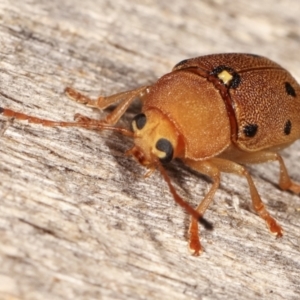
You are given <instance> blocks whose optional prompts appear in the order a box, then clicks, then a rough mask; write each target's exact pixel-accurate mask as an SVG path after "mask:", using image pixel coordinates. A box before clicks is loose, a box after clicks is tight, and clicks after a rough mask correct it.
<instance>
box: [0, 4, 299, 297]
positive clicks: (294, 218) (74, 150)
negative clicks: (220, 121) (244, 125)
mask: <svg viewBox="0 0 300 300" xmlns="http://www.w3.org/2000/svg"><path fill="white" fill-rule="evenodd" d="M299 12H300V2H299V1H292V0H282V1H276V2H274V1H273V0H265V1H258V0H253V1H246V0H243V1H236V2H232V1H225V0H224V1H222V0H218V1H217V0H215V1H211V0H207V1H190V2H188V1H185V0H174V1H172V4H171V2H167V1H158V0H142V1H137V0H127V1H126V0H117V1H108V0H107V1H105V0H85V1H79V0H73V1H71V0H64V1H61V0H52V1H48V0H39V1H38V0H31V1H29V0H15V1H9V0H2V1H1V2H0V24H1V26H0V42H1V47H0V106H4V107H9V108H11V109H15V110H17V111H23V112H26V113H30V114H32V115H36V116H40V117H45V118H48V119H55V120H72V119H73V115H74V114H75V113H76V112H80V113H82V114H85V115H88V116H90V117H97V118H101V117H103V116H104V115H105V113H104V112H99V111H96V110H92V109H90V108H85V107H82V106H80V105H79V104H76V103H73V102H71V101H69V100H68V99H67V98H66V97H65V96H64V94H63V90H64V88H65V87H66V86H70V85H72V86H74V87H76V88H77V89H79V90H81V91H83V92H84V93H86V94H88V95H90V96H93V97H96V96H97V95H99V94H104V95H109V94H112V93H115V92H119V91H123V90H127V89H131V88H135V87H138V86H140V85H143V84H149V83H152V82H154V81H155V80H156V79H157V78H158V77H159V76H161V75H162V74H164V73H166V72H168V71H169V70H170V69H171V68H172V66H173V65H175V64H176V63H177V62H179V61H180V60H182V59H185V58H189V57H194V56H199V55H204V54H209V53H218V52H250V53H257V54H260V55H264V56H267V57H269V58H271V59H273V60H275V61H276V62H278V63H280V64H282V65H283V66H284V67H285V68H287V69H288V70H290V72H291V73H292V74H293V75H294V76H295V77H296V78H297V79H298V80H300V55H299V49H300V18H299ZM138 109H139V106H138V104H136V105H134V106H133V107H132V108H131V109H130V110H129V111H128V112H127V113H126V115H125V117H124V118H123V119H122V121H121V124H122V125H126V124H129V122H130V119H131V118H132V116H133V115H134V114H135V113H137V112H138ZM187 113H188V112H187ZM0 121H1V123H0V126H1V130H2V131H1V132H2V135H1V137H0V299H10V300H12V299H15V300H16V299H30V300H32V299H43V300H46V299H49V300H50V299H51V300H53V299H255V298H257V299H258V298H260V299H261V298H263V299H299V296H300V276H299V275H300V274H299V269H300V250H299V247H300V238H299V232H300V231H299V227H300V221H299V216H300V199H299V196H297V195H292V194H290V193H288V192H282V191H280V190H278V189H277V187H276V184H277V180H278V166H277V164H276V163H274V164H273V163H272V164H264V165H261V166H255V167H251V168H250V169H251V172H252V174H253V178H254V181H255V183H256V184H257V187H258V189H259V192H260V194H261V196H262V198H263V200H264V202H265V203H266V205H267V207H268V209H269V211H270V212H271V213H272V214H273V215H274V216H276V218H277V220H278V221H279V222H280V224H281V225H282V226H283V227H284V229H285V235H284V237H283V238H282V239H280V240H276V239H274V237H273V236H271V235H270V234H269V232H268V230H267V229H266V227H265V224H264V222H263V221H262V220H261V219H260V218H259V217H258V216H257V215H256V214H254V213H253V210H252V207H251V203H250V196H249V193H248V187H247V184H246V181H245V179H243V178H238V177H236V176H233V175H232V176H231V175H224V176H223V177H222V185H221V188H220V189H219V190H218V192H217V194H216V197H215V201H214V203H213V204H212V205H211V207H210V209H209V210H208V212H207V214H206V217H207V219H208V220H210V221H211V222H213V224H214V230H213V231H211V232H209V231H205V230H202V244H203V246H204V247H205V252H204V253H203V255H202V256H201V257H197V258H195V257H191V256H190V255H189V253H188V250H187V243H186V237H187V227H188V220H189V218H188V216H187V215H186V214H185V213H184V212H183V211H182V209H181V208H180V207H177V206H176V204H175V203H174V201H173V200H172V197H171V195H170V193H169V191H168V188H167V187H166V184H165V183H164V182H163V181H162V179H161V177H160V176H159V175H158V174H157V173H155V174H153V175H152V176H151V177H150V178H147V179H144V178H143V174H144V172H145V170H144V169H143V168H142V167H140V166H139V165H137V164H136V163H135V162H134V161H133V160H132V159H130V158H128V157H125V156H124V155H123V153H124V151H125V150H126V149H128V148H129V147H130V146H131V141H130V139H128V138H124V137H120V136H118V135H115V134H113V133H110V132H101V133H99V132H94V131H92V132H91V131H86V130H83V129H74V128H62V129H61V128H43V127H42V126H38V125H28V124H27V123H26V122H18V121H15V122H7V119H5V118H3V117H1V118H0ZM299 149H300V143H299V141H298V142H297V143H295V144H294V145H293V146H292V147H290V148H289V149H287V150H286V151H284V152H283V156H284V158H285V161H286V164H287V167H288V169H289V172H290V174H291V176H292V178H293V179H294V180H296V181H298V182H300V172H299V169H300V154H299ZM168 172H169V173H170V176H171V177H172V179H173V182H174V184H175V185H176V188H177V189H178V191H179V192H180V193H181V194H182V195H183V196H184V197H185V198H186V199H188V201H189V202H190V203H192V204H194V205H196V204H197V203H198V202H199V201H200V200H201V199H202V198H203V195H204V194H205V192H206V191H207V189H208V186H209V185H210V182H209V181H208V180H206V179H205V178H204V177H201V176H198V175H196V174H195V173H191V172H190V171H189V170H188V169H187V168H185V167H184V166H183V165H182V164H181V163H180V162H175V163H173V164H171V165H170V167H169V168H168Z"/></svg>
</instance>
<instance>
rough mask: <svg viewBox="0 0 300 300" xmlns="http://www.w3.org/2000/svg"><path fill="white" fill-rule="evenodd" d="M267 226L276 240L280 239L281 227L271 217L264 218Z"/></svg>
mask: <svg viewBox="0 0 300 300" xmlns="http://www.w3.org/2000/svg"><path fill="white" fill-rule="evenodd" d="M266 223H267V226H268V227H269V230H270V232H271V233H272V234H274V235H276V238H280V237H282V235H283V229H282V227H281V226H280V225H279V224H278V223H277V222H276V221H275V219H273V218H272V217H271V216H268V217H267V218H266Z"/></svg>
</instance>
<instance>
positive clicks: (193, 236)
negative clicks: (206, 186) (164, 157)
mask: <svg viewBox="0 0 300 300" xmlns="http://www.w3.org/2000/svg"><path fill="white" fill-rule="evenodd" d="M185 163H186V164H187V165H189V166H190V167H191V168H192V169H194V170H196V171H198V172H200V173H202V174H205V175H207V176H209V177H210V178H212V180H213V184H212V186H211V188H210V190H209V192H208V193H207V194H206V196H205V197H204V199H203V200H202V201H201V203H200V204H199V205H198V207H197V208H196V211H197V212H199V213H200V214H201V215H202V216H203V215H204V212H205V211H206V209H207V208H208V206H209V205H210V203H211V201H212V200H213V196H214V194H215V192H216V190H217V189H218V187H219V184H220V171H219V169H218V167H217V166H216V165H214V164H213V163H212V162H211V161H209V160H206V161H194V160H185ZM189 249H190V251H191V252H192V254H193V255H194V256H198V255H200V254H201V253H202V251H203V249H202V246H201V244H200V240H199V228H198V222H197V220H196V219H195V218H193V217H191V223H190V228H189Z"/></svg>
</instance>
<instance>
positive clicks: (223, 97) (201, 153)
mask: <svg viewBox="0 0 300 300" xmlns="http://www.w3.org/2000/svg"><path fill="white" fill-rule="evenodd" d="M66 93H67V94H68V96H69V97H70V98H72V99H73V100H75V101H77V102H79V103H83V104H86V105H88V106H91V107H96V108H99V109H104V108H106V107H108V106H110V105H111V104H113V103H115V102H117V101H120V103H119V104H118V106H117V107H116V108H115V110H114V111H113V112H112V113H110V114H109V115H107V116H106V118H105V119H103V120H92V119H90V118H87V117H85V116H82V115H79V114H77V115H75V122H55V121H49V120H44V119H39V118H36V117H32V116H29V115H25V114H22V113H18V112H14V111H12V110H9V109H4V108H1V109H0V112H1V113H2V114H3V115H4V116H8V117H14V118H16V119H23V120H28V121H29V122H32V123H38V124H43V125H44V126H77V127H84V128H87V129H99V130H102V129H109V130H114V131H117V132H120V133H122V134H124V135H128V136H131V137H132V138H133V139H134V146H133V147H132V148H131V149H130V150H128V151H127V153H128V154H130V155H132V156H134V157H135V158H136V160H137V161H138V162H139V163H140V164H142V165H143V166H145V167H146V168H148V169H149V174H150V173H152V172H153V171H154V170H155V169H159V170H160V172H161V173H162V175H163V177H164V179H165V180H166V182H167V184H168V186H169V188H170V191H171V193H172V194H173V196H174V199H175V201H176V202H177V203H179V204H180V205H182V206H183V207H184V208H185V209H186V210H187V211H188V212H189V213H190V214H191V223H190V229H189V234H190V238H189V248H190V250H191V252H192V254H193V255H199V254H200V253H201V252H202V247H201V244H200V241H199V234H198V221H200V222H202V223H204V225H208V224H207V223H205V220H204V219H203V218H202V216H203V214H204V212H205V211H206V209H207V208H208V206H209V204H210V203H211V201H212V199H213V196H214V194H215V192H216V190H217V189H218V187H219V183H220V173H221V172H226V173H234V174H238V175H241V176H244V177H245V178H246V179H247V181H248V184H249V188H250V194H251V198H252V203H253V206H254V209H255V210H256V212H257V213H258V214H259V216H260V217H261V218H262V219H264V220H265V222H266V224H267V226H268V227H269V229H270V231H271V233H273V234H275V235H276V236H277V237H281V236H282V228H281V227H280V225H279V224H277V222H276V221H275V220H274V219H273V218H272V217H271V216H270V214H269V213H268V212H267V210H266V208H265V206H264V204H263V203H262V201H261V198H260V196H259V194H258V192H257V190H256V187H255V185H254V183H253V181H252V178H251V176H250V175H249V173H248V171H247V170H246V169H245V167H244V166H242V165H241V164H252V163H253V164H255V163H263V162H269V161H278V162H279V165H280V178H279V187H280V188H281V189H283V190H290V191H292V192H294V193H300V185H299V184H296V183H294V182H292V181H291V179H290V177H289V175H288V173H287V170H286V167H285V165H284V162H283V160H282V158H281V156H280V155H279V154H278V153H277V151H279V150H281V149H283V148H285V147H287V146H289V145H290V144H291V143H293V142H294V141H295V140H297V139H299V138H300V86H299V85H298V84H297V82H296V81H295V79H294V78H293V77H292V76H291V74H290V73H289V72H287V71H286V70H285V69H283V68H282V67H281V66H279V65H278V64H276V63H274V62H272V61H271V60H269V59H267V58H264V57H261V56H257V55H252V54H236V53H229V54H214V55H207V56H202V57H197V58H192V59H188V60H184V61H182V62H180V63H178V64H177V65H176V66H175V67H174V68H173V70H172V72H170V73H168V74H166V75H164V76H162V77H161V78H160V79H159V80H158V81H157V82H156V83H154V84H153V85H151V86H143V87H140V88H137V89H135V90H132V91H127V92H123V93H119V94H116V95H112V96H110V97H99V98H98V99H97V100H91V99H89V98H88V97H86V96H83V95H81V94H80V93H78V92H77V91H75V90H73V89H71V88H67V89H66ZM136 98H140V99H141V101H142V103H143V107H142V112H141V113H140V114H138V115H137V116H135V117H134V119H133V121H132V129H133V132H132V131H129V130H127V129H125V128H120V127H114V126H113V125H114V124H116V123H117V121H118V120H119V119H120V118H121V116H122V115H123V114H124V113H125V111H126V110H127V108H128V107H129V105H130V104H131V103H132V102H133V101H134V100H135V99H136ZM174 158H180V159H181V160H183V161H184V163H185V164H187V165H188V166H190V167H191V168H192V169H194V170H196V171H198V172H200V173H202V174H205V175H207V176H209V177H210V178H211V179H212V181H213V184H212V186H211V188H210V190H209V192H208V193H207V194H206V196H205V198H204V199H203V200H202V201H201V202H200V204H199V205H198V207H197V208H196V209H193V208H191V207H190V206H189V205H188V204H187V203H186V202H185V201H183V199H182V198H181V197H180V196H179V195H178V194H177V193H176V191H175V189H174V187H173V186H172V184H171V182H170V180H169V178H168V176H167V174H166V172H165V171H164V168H163V167H162V164H161V162H170V161H171V160H172V159H174ZM147 174H148V173H147Z"/></svg>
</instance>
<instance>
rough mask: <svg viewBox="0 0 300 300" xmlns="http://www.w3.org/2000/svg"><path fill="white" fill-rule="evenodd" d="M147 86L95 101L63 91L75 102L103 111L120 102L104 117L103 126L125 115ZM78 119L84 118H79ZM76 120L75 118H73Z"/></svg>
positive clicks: (78, 94)
mask: <svg viewBox="0 0 300 300" xmlns="http://www.w3.org/2000/svg"><path fill="white" fill-rule="evenodd" d="M148 88H149V87H148V86H142V87H140V88H137V89H134V90H131V91H126V92H122V93H118V94H115V95H111V96H108V97H102V96H100V97H98V98H97V99H96V100H93V99H90V98H89V97H87V96H84V95H82V94H81V93H80V92H78V91H76V90H74V89H72V88H70V87H67V88H66V89H65V92H66V95H67V96H68V97H69V98H70V99H72V100H74V101H75V102H78V103H82V104H85V105H87V106H89V107H94V108H99V109H105V108H107V107H108V106H110V105H112V104H114V103H116V102H119V101H121V102H120V103H119V104H118V106H117V107H116V108H115V109H114V110H113V111H112V112H111V113H110V114H109V115H107V116H106V118H105V119H104V120H103V123H105V124H111V125H113V124H116V123H117V122H118V121H119V119H120V118H121V117H122V115H123V114H124V113H125V111H126V110H127V109H128V107H129V106H130V104H131V103H132V102H133V101H134V100H135V99H136V98H140V99H142V98H143V96H144V95H145V93H146V91H147V89H148ZM79 117H80V118H81V117H83V118H85V117H84V116H79ZM75 118H76V116H75Z"/></svg>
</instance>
